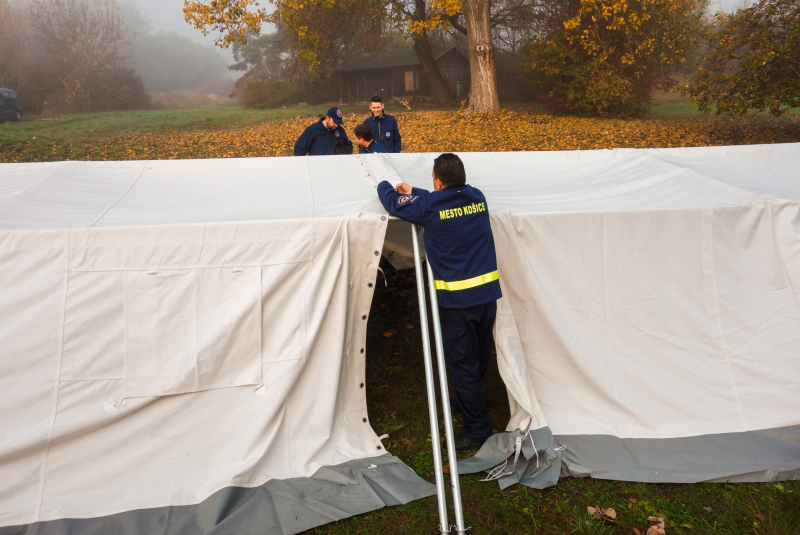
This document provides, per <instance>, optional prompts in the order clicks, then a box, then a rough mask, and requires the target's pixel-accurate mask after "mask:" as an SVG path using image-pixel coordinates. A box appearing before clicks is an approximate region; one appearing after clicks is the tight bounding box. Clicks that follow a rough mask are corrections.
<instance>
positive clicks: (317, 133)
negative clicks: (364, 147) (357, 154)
mask: <svg viewBox="0 0 800 535" xmlns="http://www.w3.org/2000/svg"><path fill="white" fill-rule="evenodd" d="M323 120H325V118H324V117H323V118H322V119H320V120H319V121H317V122H316V123H314V124H312V125H311V126H309V127H308V128H306V129H305V130H304V131H303V133H302V134H300V137H299V138H297V141H296V142H295V144H294V155H295V156H306V155H309V156H324V155H326V154H333V147H335V146H336V143H337V142H339V141H344V142H345V145H349V146H350V152H353V142H352V141H350V139H349V138H348V137H347V134H346V133H345V131H344V128H342V127H341V126H339V127H337V128H336V130H334V131H333V132H331V131H330V130H328V129H327V128H325V125H324V124H322V121H323Z"/></svg>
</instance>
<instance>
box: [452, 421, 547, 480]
mask: <svg viewBox="0 0 800 535" xmlns="http://www.w3.org/2000/svg"><path fill="white" fill-rule="evenodd" d="M518 439H519V451H517V444H518V443H517V440H518ZM561 470H562V469H561V448H560V447H559V446H558V445H557V444H556V442H555V440H554V439H553V434H552V433H551V432H550V428H549V427H541V428H539V429H533V430H529V431H523V430H521V429H519V428H518V429H515V430H514V431H506V432H503V433H495V434H494V435H492V436H491V437H489V439H488V440H487V441H486V442H484V443H483V445H482V446H481V448H480V449H479V450H478V452H477V453H476V454H475V455H473V456H472V457H469V458H467V459H463V460H461V461H458V473H459V474H475V473H477V472H481V471H485V472H487V474H488V475H487V478H486V479H487V480H489V481H497V483H498V485H500V488H501V489H505V488H508V487H510V486H511V485H515V484H517V483H521V484H523V485H525V486H527V487H531V488H534V489H546V488H549V487H553V486H555V485H556V483H558V479H559V477H560V475H561Z"/></svg>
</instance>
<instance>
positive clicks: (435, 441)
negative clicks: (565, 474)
mask: <svg viewBox="0 0 800 535" xmlns="http://www.w3.org/2000/svg"><path fill="white" fill-rule="evenodd" d="M411 237H412V241H413V242H414V268H415V269H416V272H417V297H418V298H419V321H420V329H421V336H422V354H423V356H424V360H425V384H426V386H427V388H428V415H429V417H430V419H431V445H432V447H433V469H434V475H435V476H436V501H437V503H438V505H439V531H440V532H441V533H450V525H449V524H448V522H447V502H446V501H445V494H444V473H443V472H442V450H441V447H440V446H439V417H438V415H437V411H436V390H435V389H434V386H433V363H432V362H431V344H430V335H429V334H428V312H427V307H426V305H425V283H424V276H423V274H422V262H421V261H420V256H419V239H418V238H417V226H416V225H413V224H412V225H411ZM436 317H437V319H438V314H437V316H436ZM437 340H438V338H437ZM448 401H449V400H448ZM451 425H452V424H451ZM451 468H452V467H451ZM459 498H460V496H459ZM460 505H461V501H460V500H459V506H460ZM462 524H463V521H462Z"/></svg>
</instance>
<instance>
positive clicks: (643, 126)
mask: <svg viewBox="0 0 800 535" xmlns="http://www.w3.org/2000/svg"><path fill="white" fill-rule="evenodd" d="M668 97H669V98H665V99H664V101H663V102H661V103H660V104H659V105H658V106H655V107H654V108H653V111H652V113H651V115H650V116H648V117H645V118H636V119H595V118H580V117H569V116H554V115H549V114H547V113H544V112H542V111H541V110H540V109H536V108H532V107H526V106H513V107H511V108H509V109H506V110H504V111H502V112H499V113H494V114H474V115H465V114H462V113H460V112H458V111H457V110H429V111H410V112H409V111H405V110H391V111H393V112H394V113H395V116H396V117H397V120H398V123H399V125H400V131H401V133H402V134H403V150H404V151H405V152H429V151H519V150H578V149H582V150H586V149H609V148H615V147H616V148H619V147H632V148H647V147H686V146H709V145H737V144H752V143H785V142H796V141H800V116H799V115H797V114H792V115H789V116H785V117H779V118H772V117H766V116H760V117H756V118H752V117H745V118H730V117H706V116H703V115H699V114H697V112H696V110H693V111H692V110H690V109H689V108H691V107H693V104H691V103H687V102H686V101H684V100H680V99H679V98H678V99H677V100H676V97H675V96H669V95H668ZM325 109H327V108H326V107H325V106H321V107H309V106H304V107H291V108H284V109H277V110H249V109H244V108H241V107H238V106H209V107H203V108H192V109H186V110H166V111H164V110H153V111H132V112H113V113H99V114H87V115H77V116H72V117H64V118H39V119H36V118H33V119H32V120H26V121H23V122H22V123H5V124H1V125H0V162H36V161H40V162H41V161H61V160H141V159H177V158H237V157H255V156H289V155H291V154H292V152H293V151H292V148H293V146H294V141H295V140H296V139H297V137H298V136H299V135H300V133H301V132H302V131H303V129H304V128H305V127H306V126H308V125H309V124H311V123H312V122H314V120H315V119H316V113H324V111H325ZM343 111H344V112H345V114H346V116H345V121H346V122H345V127H346V129H347V131H348V133H352V129H353V127H354V126H355V125H356V124H358V123H359V122H361V121H362V120H363V119H364V117H366V115H367V114H366V107H365V106H360V107H349V106H348V107H344V110H343ZM682 111H692V114H688V115H687V114H683V113H682Z"/></svg>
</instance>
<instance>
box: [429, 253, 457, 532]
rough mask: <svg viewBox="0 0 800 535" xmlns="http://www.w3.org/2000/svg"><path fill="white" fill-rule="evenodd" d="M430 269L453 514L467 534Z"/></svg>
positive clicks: (430, 278) (432, 315) (437, 303)
mask: <svg viewBox="0 0 800 535" xmlns="http://www.w3.org/2000/svg"><path fill="white" fill-rule="evenodd" d="M425 263H426V264H427V267H428V289H429V290H430V296H431V317H432V318H433V334H434V337H435V339H436V364H437V366H438V368H439V389H440V390H441V393H442V416H443V417H444V432H445V435H444V436H445V440H446V441H447V459H448V461H449V462H450V485H451V486H452V490H453V512H454V514H455V517H456V533H466V532H467V529H466V528H465V527H464V511H463V509H462V507H461V485H460V484H459V482H458V457H457V454H456V444H455V435H454V434H453V417H452V413H451V412H450V391H449V390H448V388H447V369H446V368H445V367H444V346H443V344H442V326H441V324H440V322H439V301H438V299H437V297H436V286H435V285H434V281H433V270H431V263H430V262H425Z"/></svg>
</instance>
